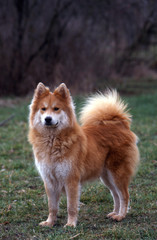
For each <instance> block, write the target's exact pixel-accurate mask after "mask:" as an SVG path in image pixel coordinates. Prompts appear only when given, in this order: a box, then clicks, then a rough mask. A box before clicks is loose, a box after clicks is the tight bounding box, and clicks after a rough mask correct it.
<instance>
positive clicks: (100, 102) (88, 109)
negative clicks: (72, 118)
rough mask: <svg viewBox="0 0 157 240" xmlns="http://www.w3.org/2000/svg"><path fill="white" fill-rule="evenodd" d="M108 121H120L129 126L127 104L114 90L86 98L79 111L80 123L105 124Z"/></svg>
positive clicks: (129, 116) (129, 117) (129, 118)
mask: <svg viewBox="0 0 157 240" xmlns="http://www.w3.org/2000/svg"><path fill="white" fill-rule="evenodd" d="M109 121H122V122H123V123H124V124H125V126H126V127H130V123H131V115H130V114H129V113H128V111H127V105H126V104H125V103H124V102H123V101H122V100H121V99H120V97H119V95H118V93H117V91H116V90H108V91H107V92H106V93H105V94H96V95H94V96H92V97H90V98H88V99H87V102H86V104H85V106H84V107H83V108H82V111H81V113H80V122H81V124H82V125H91V124H92V125H93V124H94V125H97V124H106V123H107V122H109Z"/></svg>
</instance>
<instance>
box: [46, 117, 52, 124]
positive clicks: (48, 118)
mask: <svg viewBox="0 0 157 240" xmlns="http://www.w3.org/2000/svg"><path fill="white" fill-rule="evenodd" d="M45 123H46V124H47V125H51V124H52V118H51V117H46V118H45Z"/></svg>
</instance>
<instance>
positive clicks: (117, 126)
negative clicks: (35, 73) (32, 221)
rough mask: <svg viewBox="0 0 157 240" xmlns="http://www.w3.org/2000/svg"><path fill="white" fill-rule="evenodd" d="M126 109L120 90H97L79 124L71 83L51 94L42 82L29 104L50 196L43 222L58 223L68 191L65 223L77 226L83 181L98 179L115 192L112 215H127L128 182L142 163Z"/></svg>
mask: <svg viewBox="0 0 157 240" xmlns="http://www.w3.org/2000/svg"><path fill="white" fill-rule="evenodd" d="M126 107H127V106H126V105H125V104H124V103H123V102H122V100H121V99H120V98H119V96H118V94H117V92H116V91H115V90H114V91H113V90H112V91H108V92H107V93H106V94H104V95H103V94H97V95H95V96H93V97H91V98H89V99H88V100H87V103H86V104H85V106H84V107H83V109H82V112H81V113H80V122H81V126H80V125H79V124H78V122H77V120H76V116H75V109H74V104H73V100H72V98H71V96H70V93H69V90H68V89H67V87H66V85H65V84H64V83H62V84H61V85H59V87H58V88H56V89H55V91H54V92H50V90H49V88H47V87H45V86H44V85H43V84H42V83H39V84H38V86H37V88H36V90H35V93H34V96H33V100H32V103H31V105H30V115H29V141H30V143H31V144H32V146H33V152H34V157H35V164H36V167H37V169H38V171H39V173H40V175H41V178H42V180H43V181H44V186H45V190H46V193H47V197H48V207H49V215H48V219H47V220H46V221H44V222H41V223H40V225H42V226H50V227H51V226H53V225H54V223H55V220H56V216H57V211H58V207H59V199H60V195H61V192H62V190H65V192H66V195H67V211H68V221H67V224H66V226H74V227H75V226H76V223H77V215H78V205H79V198H80V189H81V184H82V183H83V182H85V181H87V180H93V179H96V178H100V179H101V181H102V182H103V183H104V184H105V185H106V186H107V187H108V188H109V190H110V192H111V194H112V196H113V201H114V209H113V212H111V213H109V214H108V215H107V216H108V217H110V218H112V219H114V220H117V221H120V220H122V219H123V218H125V216H126V213H127V208H128V202H129V193H128V185H129V182H130V180H131V178H132V176H133V175H134V173H135V170H136V167H137V165H138V162H139V152H138V148H137V146H136V143H137V137H136V135H135V134H134V133H133V132H132V131H131V130H130V123H131V116H130V114H129V113H128V111H127V110H126Z"/></svg>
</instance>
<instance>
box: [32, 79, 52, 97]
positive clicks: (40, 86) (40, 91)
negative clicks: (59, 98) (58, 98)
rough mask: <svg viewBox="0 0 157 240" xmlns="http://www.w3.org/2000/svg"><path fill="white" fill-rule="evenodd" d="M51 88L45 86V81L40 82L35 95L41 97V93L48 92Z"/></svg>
mask: <svg viewBox="0 0 157 240" xmlns="http://www.w3.org/2000/svg"><path fill="white" fill-rule="evenodd" d="M48 92H49V88H47V87H45V85H44V84H43V83H41V82H40V83H38V85H37V88H36V89H35V96H36V97H40V96H41V95H43V94H45V93H48Z"/></svg>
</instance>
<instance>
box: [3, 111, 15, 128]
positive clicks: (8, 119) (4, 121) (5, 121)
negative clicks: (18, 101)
mask: <svg viewBox="0 0 157 240" xmlns="http://www.w3.org/2000/svg"><path fill="white" fill-rule="evenodd" d="M14 117H15V114H12V115H11V116H10V117H8V118H7V119H5V120H3V121H2V122H0V127H2V126H4V125H5V124H6V123H7V122H9V121H10V120H11V119H13V118H14Z"/></svg>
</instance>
